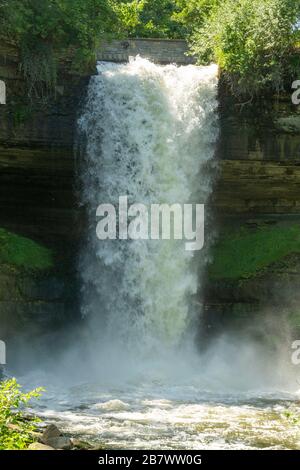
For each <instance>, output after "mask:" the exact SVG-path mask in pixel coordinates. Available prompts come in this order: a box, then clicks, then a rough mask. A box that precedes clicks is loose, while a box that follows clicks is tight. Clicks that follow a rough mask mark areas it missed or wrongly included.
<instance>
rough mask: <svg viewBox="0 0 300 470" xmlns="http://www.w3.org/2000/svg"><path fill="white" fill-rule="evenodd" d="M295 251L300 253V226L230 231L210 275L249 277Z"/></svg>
mask: <svg viewBox="0 0 300 470" xmlns="http://www.w3.org/2000/svg"><path fill="white" fill-rule="evenodd" d="M292 253H300V225H296V224H295V225H292V226H289V227H272V228H270V227H264V228H259V229H257V230H253V229H252V230H250V229H246V228H240V229H238V230H235V231H231V232H226V233H225V234H223V235H222V237H220V240H219V241H218V243H217V244H216V246H215V247H214V250H213V263H212V264H211V266H210V267H209V277H210V279H212V280H220V279H230V280H236V279H248V278H251V277H254V276H255V275H256V274H258V273H260V272H263V271H264V270H265V269H267V268H268V267H269V266H270V265H271V264H272V263H275V262H277V261H280V260H282V259H283V258H285V257H286V256H288V255H291V254H292Z"/></svg>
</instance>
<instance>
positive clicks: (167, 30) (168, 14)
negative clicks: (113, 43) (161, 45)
mask: <svg viewBox="0 0 300 470" xmlns="http://www.w3.org/2000/svg"><path fill="white" fill-rule="evenodd" d="M116 11H117V14H118V16H119V18H120V20H121V23H122V25H123V30H124V32H126V35H127V36H128V37H140V38H143V37H144V38H148V37H156V38H169V39H171V38H182V37H183V35H184V33H185V29H186V28H185V27H183V26H182V24H180V22H179V21H178V20H177V18H176V14H177V13H179V11H180V9H179V8H178V5H177V2H176V1H175V0H123V1H121V2H117V5H116Z"/></svg>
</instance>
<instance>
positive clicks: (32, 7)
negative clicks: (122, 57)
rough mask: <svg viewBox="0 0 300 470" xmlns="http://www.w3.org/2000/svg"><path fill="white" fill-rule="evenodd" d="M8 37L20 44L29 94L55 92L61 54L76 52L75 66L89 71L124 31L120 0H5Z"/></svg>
mask: <svg viewBox="0 0 300 470" xmlns="http://www.w3.org/2000/svg"><path fill="white" fill-rule="evenodd" d="M0 12H1V14H0V30H1V35H2V37H3V36H4V37H5V38H6V40H8V41H10V42H13V43H16V44H17V46H18V47H19V50H20V61H21V70H22V72H23V73H24V76H25V78H26V79H27V81H28V84H29V90H28V94H29V96H35V97H37V96H43V95H44V94H46V95H47V94H49V92H50V91H53V90H54V88H55V84H56V76H57V56H58V55H59V54H60V53H61V52H62V51H64V50H66V49H67V48H69V47H74V48H75V51H76V52H75V57H74V67H75V68H76V69H78V70H81V71H83V70H86V69H87V68H88V67H90V65H91V63H94V61H95V48H96V46H97V44H98V43H99V42H100V41H101V40H102V39H103V38H108V37H110V36H111V35H116V34H117V33H118V31H119V29H120V25H119V20H118V18H117V16H116V12H115V9H114V0H84V1H83V0H22V2H20V0H9V1H7V0H0Z"/></svg>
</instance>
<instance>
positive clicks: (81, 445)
mask: <svg viewBox="0 0 300 470" xmlns="http://www.w3.org/2000/svg"><path fill="white" fill-rule="evenodd" d="M71 444H72V447H73V448H74V449H78V450H91V449H92V448H93V446H92V445H91V444H89V443H88V442H86V441H81V440H80V439H76V438H75V437H72V438H71Z"/></svg>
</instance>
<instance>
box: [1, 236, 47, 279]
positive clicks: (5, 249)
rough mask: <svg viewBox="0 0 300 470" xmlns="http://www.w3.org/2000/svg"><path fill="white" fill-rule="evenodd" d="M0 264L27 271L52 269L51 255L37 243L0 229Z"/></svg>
mask: <svg viewBox="0 0 300 470" xmlns="http://www.w3.org/2000/svg"><path fill="white" fill-rule="evenodd" d="M0 263H1V264H9V265H12V266H16V267H18V268H26V269H29V270H45V269H50V268H52V267H53V257H52V253H51V251H50V250H49V249H48V248H45V247H44V246H42V245H40V244H39V243H37V242H35V241H33V240H30V239H29V238H26V237H22V236H20V235H17V234H15V233H11V232H8V231H7V230H5V229H2V228H0Z"/></svg>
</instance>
